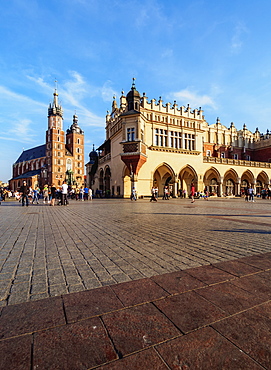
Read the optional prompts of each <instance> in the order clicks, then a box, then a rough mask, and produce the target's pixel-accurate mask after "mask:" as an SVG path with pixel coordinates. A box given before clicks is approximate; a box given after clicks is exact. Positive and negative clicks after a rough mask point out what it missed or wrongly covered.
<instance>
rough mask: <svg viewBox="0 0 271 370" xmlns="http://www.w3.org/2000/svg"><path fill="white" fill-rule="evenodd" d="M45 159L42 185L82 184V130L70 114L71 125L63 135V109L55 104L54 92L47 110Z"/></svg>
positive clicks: (56, 98) (56, 99)
mask: <svg viewBox="0 0 271 370" xmlns="http://www.w3.org/2000/svg"><path fill="white" fill-rule="evenodd" d="M46 160H47V166H46V168H45V169H44V170H43V172H44V173H43V178H44V181H43V182H44V183H45V182H47V183H48V184H55V185H56V186H59V185H61V184H62V182H63V181H64V180H66V181H67V183H68V184H69V185H76V186H83V185H84V131H83V130H81V128H80V127H79V126H78V117H77V115H74V116H73V123H72V125H71V126H70V128H69V129H68V130H67V133H66V135H65V131H64V130H63V109H62V107H61V105H60V104H59V102H58V93H57V90H56V89H55V92H54V101H53V103H51V104H50V105H49V108H48V130H47V131H46Z"/></svg>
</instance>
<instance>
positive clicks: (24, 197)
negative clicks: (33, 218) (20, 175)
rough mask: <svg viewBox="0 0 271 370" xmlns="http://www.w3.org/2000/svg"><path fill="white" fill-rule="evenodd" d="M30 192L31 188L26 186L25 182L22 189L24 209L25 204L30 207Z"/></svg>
mask: <svg viewBox="0 0 271 370" xmlns="http://www.w3.org/2000/svg"><path fill="white" fill-rule="evenodd" d="M28 192H29V188H28V186H27V185H26V181H23V185H22V186H21V187H20V194H21V199H22V206H23V207H24V202H25V203H26V207H28Z"/></svg>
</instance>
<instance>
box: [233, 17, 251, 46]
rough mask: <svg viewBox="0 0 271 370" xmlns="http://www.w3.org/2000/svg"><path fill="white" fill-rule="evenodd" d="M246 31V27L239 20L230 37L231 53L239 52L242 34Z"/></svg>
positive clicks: (241, 44)
mask: <svg viewBox="0 0 271 370" xmlns="http://www.w3.org/2000/svg"><path fill="white" fill-rule="evenodd" d="M246 33H248V29H247V27H246V26H245V25H244V24H243V23H241V22H239V23H238V24H237V25H236V26H235V28H234V35H233V36H232V39H231V51H232V53H239V52H240V50H241V49H242V46H243V36H244V34H246Z"/></svg>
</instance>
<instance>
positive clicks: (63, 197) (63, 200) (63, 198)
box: [61, 181, 69, 206]
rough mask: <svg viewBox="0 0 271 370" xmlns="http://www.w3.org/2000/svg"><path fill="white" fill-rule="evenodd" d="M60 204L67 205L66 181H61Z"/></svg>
mask: <svg viewBox="0 0 271 370" xmlns="http://www.w3.org/2000/svg"><path fill="white" fill-rule="evenodd" d="M61 204H62V205H63V206H67V205H68V204H69V202H68V185H67V183H66V181H63V184H62V187H61Z"/></svg>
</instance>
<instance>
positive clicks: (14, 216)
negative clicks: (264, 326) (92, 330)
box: [0, 198, 271, 306]
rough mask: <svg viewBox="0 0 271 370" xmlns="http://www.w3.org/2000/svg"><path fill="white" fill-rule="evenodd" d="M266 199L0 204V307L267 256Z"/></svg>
mask: <svg viewBox="0 0 271 370" xmlns="http://www.w3.org/2000/svg"><path fill="white" fill-rule="evenodd" d="M270 207H271V201H269V200H262V199H257V200H256V201H255V203H250V202H245V201H244V199H236V198H235V199H231V198H228V199H221V198H211V199H210V200H209V201H205V200H203V199H202V200H197V201H196V202H195V203H193V204H191V202H190V200H189V199H170V200H167V201H163V200H159V201H158V202H157V203H153V202H152V203H150V202H149V200H148V199H142V200H141V199H140V200H138V201H136V202H131V201H130V200H126V199H94V200H93V201H88V202H79V201H78V202H76V201H70V204H69V206H67V207H64V206H55V207H50V206H48V205H44V204H38V205H32V204H31V205H30V206H29V207H22V206H21V204H20V203H18V202H2V205H1V206H0V215H1V228H0V306H6V305H13V304H17V303H22V302H26V301H32V300H38V299H41V298H48V297H52V296H59V295H62V294H66V293H73V292H80V291H83V290H88V289H93V288H97V287H102V286H107V285H114V284H116V283H122V282H128V281H131V280H137V279H140V278H146V277H151V276H157V275H162V274H164V273H168V272H174V271H180V270H186V269H189V268H191V267H198V266H203V265H209V264H214V263H216V262H222V261H229V260H234V259H238V258H240V257H246V256H252V255H254V254H261V253H266V252H270V251H271V248H270V242H269V240H268V235H269V234H270V231H271V224H270V217H271V208H270Z"/></svg>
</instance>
